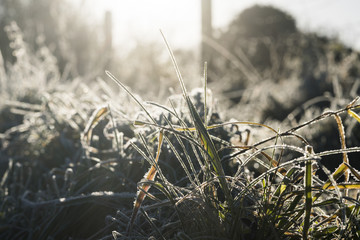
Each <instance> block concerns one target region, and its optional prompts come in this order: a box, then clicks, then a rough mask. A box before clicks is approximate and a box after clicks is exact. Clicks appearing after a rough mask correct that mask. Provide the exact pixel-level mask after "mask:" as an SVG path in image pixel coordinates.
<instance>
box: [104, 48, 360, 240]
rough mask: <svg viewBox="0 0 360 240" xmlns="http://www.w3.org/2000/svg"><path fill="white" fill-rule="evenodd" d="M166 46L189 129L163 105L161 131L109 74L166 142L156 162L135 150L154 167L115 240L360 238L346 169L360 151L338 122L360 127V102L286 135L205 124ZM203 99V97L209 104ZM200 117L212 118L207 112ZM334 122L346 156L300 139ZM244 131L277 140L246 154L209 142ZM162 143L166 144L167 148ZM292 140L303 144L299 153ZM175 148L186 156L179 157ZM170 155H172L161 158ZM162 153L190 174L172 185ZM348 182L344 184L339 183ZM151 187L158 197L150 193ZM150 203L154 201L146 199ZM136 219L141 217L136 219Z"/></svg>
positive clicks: (354, 188) (350, 172) (355, 191)
mask: <svg viewBox="0 0 360 240" xmlns="http://www.w3.org/2000/svg"><path fill="white" fill-rule="evenodd" d="M166 44H167V42H166ZM167 47H168V49H169V52H170V56H171V58H172V61H173V63H174V66H175V70H176V73H177V76H178V79H179V81H180V85H181V88H182V93H183V97H184V100H185V103H186V106H187V113H188V115H190V119H191V121H190V122H187V121H185V120H184V119H182V118H180V115H181V114H179V113H178V112H177V109H176V108H174V106H173V108H172V109H169V108H167V107H164V106H161V109H163V110H164V111H165V112H166V113H167V114H166V115H163V116H164V118H165V124H160V123H159V122H158V121H156V120H155V118H154V117H153V116H152V115H151V113H150V111H148V110H147V109H146V107H145V106H144V105H143V104H142V103H141V102H140V101H139V100H138V99H137V98H136V97H134V95H133V94H131V93H130V92H129V90H128V89H127V88H126V87H125V86H124V85H123V84H122V83H121V82H120V81H119V80H117V79H116V78H115V76H113V75H112V74H111V73H109V72H107V74H108V76H109V77H110V78H111V79H113V80H114V81H115V82H116V83H118V84H119V85H120V86H121V87H122V88H123V89H125V90H126V91H127V92H128V93H129V94H130V95H131V96H132V98H133V99H134V100H135V102H136V103H137V104H139V106H140V107H141V108H142V109H143V110H144V111H145V113H146V116H147V119H148V121H138V120H137V121H135V125H137V126H140V127H144V126H146V127H150V128H151V129H152V132H153V133H156V132H158V133H159V144H158V146H157V148H156V149H155V152H156V154H155V155H156V158H154V157H153V152H152V151H151V149H152V148H151V146H150V145H149V142H147V141H146V139H145V138H144V137H142V136H140V138H141V139H143V141H142V142H143V148H145V149H146V151H145V152H144V151H143V150H141V149H140V148H138V151H139V152H140V153H141V155H142V156H143V157H144V158H145V159H147V160H148V162H149V164H150V165H151V168H150V170H149V171H148V175H146V176H147V177H145V178H144V180H142V181H140V182H139V183H138V189H139V192H138V194H137V198H136V201H135V205H134V209H133V211H132V216H131V220H130V222H129V221H128V219H129V218H126V217H124V216H122V217H120V218H118V221H119V222H120V224H119V225H118V229H116V230H114V231H113V237H114V238H115V239H142V238H144V239H145V238H149V237H153V238H156V239H319V238H326V239H330V238H331V239H344V238H346V239H355V238H359V237H360V231H359V230H358V229H359V224H360V218H359V217H360V215H359V210H360V203H359V190H360V186H359V184H358V181H360V178H359V174H358V172H357V171H356V169H354V168H353V167H352V166H351V165H350V164H349V162H348V160H347V154H348V153H350V152H359V151H360V147H352V148H346V143H345V131H344V127H343V124H342V121H341V115H342V114H343V113H345V112H348V113H349V115H350V116H352V117H353V118H355V119H356V120H358V121H359V117H358V115H357V114H356V113H355V112H354V111H353V110H354V109H357V108H359V107H360V106H359V105H356V102H357V100H358V99H357V98H356V99H355V100H354V101H352V102H351V103H350V104H348V105H347V106H345V107H344V108H342V109H340V110H337V111H328V112H325V113H323V114H320V115H319V116H317V117H316V118H314V119H312V120H310V121H307V122H305V123H303V124H299V125H297V126H295V127H292V128H290V129H288V130H286V131H282V132H281V131H275V130H274V129H273V128H271V127H270V126H267V125H263V124H257V123H252V122H230V123H224V124H217V125H207V123H206V120H205V121H204V120H203V119H207V116H204V118H201V117H200V115H199V113H198V112H199V109H196V108H195V107H194V104H193V102H192V100H191V98H190V96H189V94H188V92H187V90H186V88H185V85H184V81H183V80H182V76H181V74H180V71H179V68H178V66H177V64H176V61H175V58H174V55H173V53H172V52H171V50H170V47H169V46H168V44H167ZM205 85H206V84H205ZM206 94H207V91H206V88H205V92H204V96H206ZM205 102H206V101H205ZM158 106H159V105H158ZM206 108H207V106H206V104H205V105H204V109H206ZM203 113H205V115H206V111H203ZM168 116H175V118H176V123H173V122H171V121H170V120H169V117H168ZM331 117H334V118H335V120H336V123H337V125H338V129H339V131H338V132H339V135H340V142H341V148H340V149H335V150H331V151H326V152H319V153H316V152H315V151H316V149H313V147H312V146H311V144H310V143H309V142H308V141H307V140H306V139H305V138H304V137H303V136H301V135H300V134H298V131H299V130H300V129H304V128H310V127H311V126H312V125H314V124H321V123H320V122H321V121H322V120H324V119H328V118H331ZM240 124H245V125H248V126H249V127H250V126H254V125H255V126H259V127H266V128H268V129H271V130H272V134H273V136H271V137H267V138H265V139H261V140H260V141H258V142H255V143H253V144H250V145H246V146H244V145H233V144H232V143H231V142H230V141H227V140H224V139H219V138H218V137H216V136H214V135H211V134H210V129H214V128H222V127H224V126H226V125H234V126H235V125H240ZM152 136H153V135H152V134H150V135H149V138H150V139H153V137H152ZM163 138H164V143H163V144H161V143H162V139H163ZM288 139H290V140H291V141H290V140H288ZM151 141H153V140H151ZM151 141H150V142H151ZM294 141H297V143H296V144H294V143H293V142H294ZM288 142H290V143H291V144H288ZM215 143H216V144H215ZM175 144H178V145H179V146H181V147H180V148H175V147H174V145H175ZM215 146H217V147H215ZM219 146H220V147H219ZM164 148H166V149H171V150H170V151H167V152H162V153H160V152H161V149H164ZM225 149H231V150H232V152H231V153H230V154H226V155H223V154H222V152H223V151H224V150H225ZM284 152H290V153H292V154H290V156H292V158H290V159H285V157H284ZM164 154H167V155H165V156H163V159H164V160H163V161H164V163H166V161H169V160H170V158H174V157H175V158H176V159H177V160H178V161H179V162H180V165H181V167H182V170H183V172H184V177H183V178H182V179H181V180H180V181H178V182H171V181H169V180H168V178H167V176H166V173H165V170H164V171H163V170H162V168H163V166H164V165H163V166H162V164H161V162H159V161H158V159H159V158H160V157H159V156H160V155H164ZM338 154H341V155H342V156H343V162H342V163H341V165H340V166H339V168H338V169H337V170H335V171H334V172H330V171H329V170H328V169H327V168H326V167H325V166H324V165H323V164H322V163H321V161H320V160H321V157H322V156H325V155H332V156H334V157H337V155H338ZM229 162H232V163H235V164H233V165H232V168H233V174H225V171H224V169H225V168H226V163H229ZM252 162H257V163H259V164H261V165H262V166H264V167H265V170H264V171H263V172H259V173H258V175H257V176H256V177H254V176H253V175H252V174H251V173H249V170H248V169H247V166H248V165H249V164H250V163H252ZM317 169H322V170H323V171H324V172H325V173H326V175H327V177H328V180H327V181H322V180H321V179H319V178H318V177H317V175H316V171H317ZM156 172H157V173H158V177H157V178H155V173H156ZM343 175H344V176H345V182H339V179H340V177H341V176H343ZM150 186H152V187H153V188H154V190H152V191H150ZM145 196H147V197H148V198H149V200H145ZM139 211H140V213H141V216H137V213H138V212H139ZM128 222H129V224H127V223H128Z"/></svg>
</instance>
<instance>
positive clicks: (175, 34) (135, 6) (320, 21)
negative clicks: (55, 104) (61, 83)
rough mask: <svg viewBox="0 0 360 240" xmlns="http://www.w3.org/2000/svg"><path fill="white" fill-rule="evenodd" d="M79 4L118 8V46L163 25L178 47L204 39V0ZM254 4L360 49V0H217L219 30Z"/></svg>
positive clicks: (100, 13)
mask: <svg viewBox="0 0 360 240" xmlns="http://www.w3.org/2000/svg"><path fill="white" fill-rule="evenodd" d="M73 3H74V4H75V5H76V4H80V5H81V7H85V9H88V10H89V11H90V12H91V14H92V15H94V16H95V17H96V19H98V20H101V19H102V18H103V17H104V13H105V11H111V12H112V19H113V31H114V45H115V46H116V45H129V44H130V45H133V44H136V41H144V40H146V41H159V40H161V37H160V34H159V29H161V30H162V31H163V32H164V33H165V35H166V37H167V38H168V40H169V42H170V43H172V45H173V46H174V47H185V48H189V47H190V48H193V47H198V44H199V42H200V32H201V26H200V22H201V11H200V5H201V0H181V1H175V0H172V1H169V0H152V1H149V0H101V1H100V0H77V1H73ZM254 4H262V5H273V6H275V7H279V8H280V9H282V10H285V11H287V12H289V13H290V14H291V15H293V16H294V17H295V19H296V20H297V23H298V24H297V25H298V27H299V28H301V29H303V30H305V31H317V32H321V33H324V34H327V35H330V36H334V35H335V36H337V35H338V36H339V37H340V39H341V40H342V41H344V42H345V43H347V44H350V45H352V46H353V47H355V48H357V49H360V24H359V23H360V15H359V14H358V11H357V10H358V9H359V7H360V1H357V0H345V1H337V0H317V1H313V0H302V1H288V0H241V1H238V0H227V1H222V0H212V15H213V16H212V17H213V20H212V21H213V26H214V28H215V29H217V28H224V27H226V25H227V24H228V23H229V22H230V21H231V20H232V19H233V18H234V17H235V16H236V15H238V14H239V13H240V12H241V11H242V10H244V9H245V8H247V7H250V6H252V5H254ZM80 5H79V6H80ZM345 26H346V27H345ZM131 41H135V42H131Z"/></svg>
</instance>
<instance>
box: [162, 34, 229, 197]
mask: <svg viewBox="0 0 360 240" xmlns="http://www.w3.org/2000/svg"><path fill="white" fill-rule="evenodd" d="M161 35H162V36H163V39H164V41H165V44H166V47H167V49H168V51H169V54H170V57H171V60H172V62H173V65H174V68H175V71H176V73H177V76H178V79H179V82H180V85H181V89H182V93H183V96H184V98H185V101H186V103H187V106H188V109H189V111H190V114H191V117H192V120H193V122H194V125H195V129H196V130H197V132H198V134H199V137H200V141H201V143H202V146H203V147H204V149H205V151H206V152H207V154H208V155H209V157H210V162H211V165H212V166H213V169H214V171H215V173H216V176H217V177H218V178H219V182H220V187H221V189H222V190H223V192H224V195H225V199H226V201H227V202H228V203H229V204H230V203H232V196H231V193H230V190H229V187H228V185H227V183H226V179H225V173H224V170H223V168H222V165H221V160H220V157H219V155H218V153H217V151H216V149H215V145H214V143H213V141H212V140H211V138H210V136H209V133H208V132H207V129H206V127H205V126H204V124H203V123H202V120H201V118H200V116H199V113H198V112H197V111H196V109H195V107H194V104H193V103H192V102H191V100H190V97H189V95H188V93H187V91H186V87H185V83H184V80H183V78H182V76H181V73H180V70H179V67H178V65H177V63H176V59H175V56H174V53H173V52H172V50H171V48H170V46H169V44H168V42H167V40H166V38H165V36H164V34H163V33H162V32H161ZM205 94H206V93H205Z"/></svg>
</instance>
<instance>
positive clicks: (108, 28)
mask: <svg viewBox="0 0 360 240" xmlns="http://www.w3.org/2000/svg"><path fill="white" fill-rule="evenodd" d="M104 24H105V28H104V29H105V69H108V70H110V68H111V62H112V57H113V56H112V52H113V46H112V15H111V12H110V11H106V12H105V23H104Z"/></svg>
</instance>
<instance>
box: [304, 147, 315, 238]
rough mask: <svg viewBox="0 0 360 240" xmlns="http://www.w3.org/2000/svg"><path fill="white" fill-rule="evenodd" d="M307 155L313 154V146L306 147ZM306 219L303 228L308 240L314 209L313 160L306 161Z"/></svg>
mask: <svg viewBox="0 0 360 240" xmlns="http://www.w3.org/2000/svg"><path fill="white" fill-rule="evenodd" d="M306 152H307V155H311V154H312V153H313V150H312V147H311V146H306ZM305 164H306V165H305V176H304V178H305V217H304V228H303V238H304V239H307V238H308V231H309V228H310V215H311V208H312V192H311V188H312V165H311V160H306V163H305Z"/></svg>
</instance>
